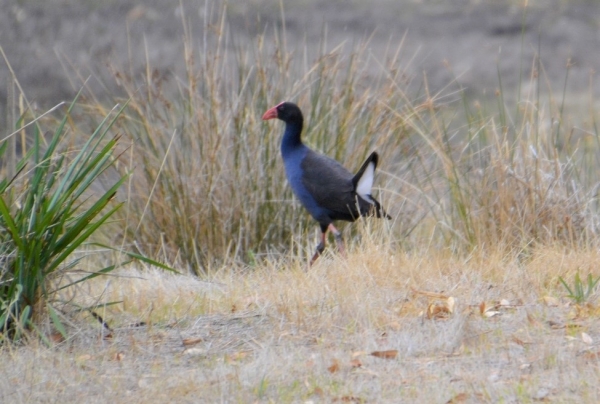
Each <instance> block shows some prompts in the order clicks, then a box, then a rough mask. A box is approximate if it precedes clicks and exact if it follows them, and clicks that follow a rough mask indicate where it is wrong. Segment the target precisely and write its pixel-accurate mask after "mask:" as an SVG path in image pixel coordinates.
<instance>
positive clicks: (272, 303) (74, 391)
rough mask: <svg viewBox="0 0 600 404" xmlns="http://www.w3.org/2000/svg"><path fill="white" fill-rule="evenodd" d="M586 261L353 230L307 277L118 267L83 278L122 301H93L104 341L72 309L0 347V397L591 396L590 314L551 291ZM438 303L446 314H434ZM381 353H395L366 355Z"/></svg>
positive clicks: (284, 272) (294, 271)
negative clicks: (49, 329) (47, 331)
mask: <svg viewBox="0 0 600 404" xmlns="http://www.w3.org/2000/svg"><path fill="white" fill-rule="evenodd" d="M380 241H381V240H380ZM382 244H383V246H382ZM599 258H600V257H599V256H598V252H597V251H586V250H579V251H568V250H565V249H563V248H561V247H547V248H540V249H537V250H535V251H534V252H533V253H532V254H531V256H530V257H528V258H527V259H526V260H522V259H519V258H518V257H509V256H500V255H497V256H493V255H491V256H490V255H487V256H482V255H472V256H470V257H469V258H467V259H458V258H456V257H455V256H452V255H449V254H445V253H440V252H435V251H426V250H423V251H420V252H416V251H415V252H413V253H406V252H403V251H399V250H395V249H394V248H392V247H391V246H387V247H386V246H385V243H381V242H374V241H373V240H370V239H369V238H367V239H366V240H363V247H362V248H360V249H358V248H353V249H352V250H351V251H350V254H349V257H348V259H347V260H343V259H340V258H338V257H334V256H329V257H325V258H324V259H323V260H322V261H320V262H319V263H318V264H317V265H316V266H315V267H314V268H313V269H312V270H310V271H308V272H305V271H304V263H303V261H299V260H292V261H290V260H280V261H277V260H274V261H268V262H265V263H263V264H262V265H260V266H258V267H257V268H255V269H254V270H252V271H248V270H244V269H228V268H222V269H221V270H220V271H219V272H218V273H217V274H216V275H215V276H214V277H212V278H211V279H210V280H204V281H203V280H199V279H196V278H193V277H189V276H175V275H169V274H165V273H161V272H155V271H153V270H136V269H133V268H132V269H129V270H124V271H123V275H127V276H128V277H123V278H118V279H117V278H111V279H109V280H108V281H107V280H104V281H97V282H96V283H94V284H90V285H88V286H87V287H88V288H89V289H88V291H87V292H88V295H89V296H99V295H102V296H103V297H104V299H105V300H122V301H123V303H122V304H121V305H117V306H112V307H107V308H106V309H105V311H98V313H100V314H102V315H103V316H104V318H105V319H106V320H107V322H108V323H109V324H110V325H111V326H112V328H113V331H112V333H111V335H110V337H104V338H103V337H102V334H103V332H102V330H101V327H100V326H99V325H98V323H97V322H96V321H95V320H94V319H93V318H91V317H90V316H82V317H81V318H80V319H79V320H78V321H76V322H75V323H74V326H75V327H76V330H75V332H74V333H73V337H72V338H71V339H70V340H68V341H64V342H60V343H57V344H56V345H55V346H53V347H52V348H46V347H42V346H39V347H37V348H35V347H34V346H32V345H28V346H27V347H15V346H12V347H10V346H7V347H4V348H3V352H2V354H1V355H2V361H1V363H2V365H0V369H1V372H2V377H1V378H0V380H2V381H1V382H0V383H2V384H1V385H0V387H1V389H0V391H2V394H1V397H2V402H39V401H59V402H77V401H81V400H83V399H84V398H85V400H86V402H106V401H114V402H131V401H134V402H165V401H170V402H174V401H177V402H257V401H258V402H307V401H310V400H312V401H313V402H321V401H322V402H332V401H339V402H346V401H350V402H399V401H402V402H447V401H448V400H451V399H454V400H455V401H453V402H499V401H500V402H530V401H538V400H542V401H544V400H550V401H559V402H565V401H574V400H575V401H578V402H597V400H598V399H599V398H600V390H599V389H598V387H597V380H598V376H599V368H598V361H599V360H600V352H599V349H600V348H599V347H598V341H600V326H599V325H598V322H597V321H594V317H595V316H596V315H597V309H596V308H594V307H593V306H585V307H576V306H574V305H571V304H570V302H569V301H568V299H565V298H563V297H561V296H564V290H563V289H562V286H561V285H559V284H558V282H557V274H560V275H563V276H566V277H567V278H568V279H571V275H572V274H573V273H575V272H576V271H577V270H584V271H591V272H593V273H596V274H598V272H599V270H598V268H597V262H598V260H599ZM446 297H452V298H454V299H455V302H456V303H455V306H454V309H453V311H452V312H451V313H447V312H446V311H445V310H444V309H438V313H437V314H435V309H433V307H434V306H431V304H432V303H433V304H434V305H435V304H437V307H444V304H445V302H447V299H446ZM482 302H484V304H485V307H484V306H482ZM482 310H483V311H484V314H482ZM428 313H430V315H428ZM488 316H489V317H488ZM141 321H145V322H147V324H146V325H145V326H132V324H133V323H137V322H141ZM34 345H35V344H34ZM386 350H395V351H397V356H396V357H395V358H392V359H382V358H378V357H375V356H372V355H370V353H371V352H373V351H386Z"/></svg>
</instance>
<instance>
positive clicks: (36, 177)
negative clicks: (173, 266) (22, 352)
mask: <svg viewBox="0 0 600 404" xmlns="http://www.w3.org/2000/svg"><path fill="white" fill-rule="evenodd" d="M74 106H75V101H74V102H73V103H72V104H71V105H70V107H69V109H68V111H67V113H66V115H65V117H64V118H63V119H62V121H61V122H60V123H59V124H58V126H57V127H56V130H55V131H54V133H53V135H52V138H51V140H50V141H49V143H48V144H47V146H46V147H44V144H43V143H44V138H43V136H42V134H41V130H40V128H39V126H37V125H35V126H34V131H33V132H34V133H33V146H32V147H31V149H30V150H29V151H28V152H27V153H26V154H25V156H24V157H23V158H22V159H21V160H20V162H19V163H18V167H17V170H16V172H17V174H16V175H14V176H13V177H12V178H4V179H3V180H2V181H1V182H0V229H1V232H0V238H1V239H0V245H1V246H2V268H1V271H2V272H1V273H0V332H1V333H2V334H1V335H2V339H5V340H6V339H11V340H16V339H19V338H20V337H21V336H22V335H23V332H24V331H25V330H29V329H32V328H35V321H34V320H35V318H37V317H39V316H40V315H41V314H43V312H44V311H47V313H48V315H49V317H50V319H51V320H52V324H53V326H54V327H55V329H56V330H57V331H58V332H60V333H61V334H63V336H66V334H67V333H66V331H65V327H64V326H63V324H62V322H61V320H60V317H59V315H58V314H57V310H56V308H55V307H54V306H53V304H52V299H51V298H52V297H53V296H54V294H55V292H56V291H58V290H60V289H64V288H65V287H69V286H72V285H73V284H75V283H79V282H82V281H85V280H88V279H91V278H94V277H96V276H98V275H101V274H105V273H108V272H110V271H112V270H113V269H115V268H116V267H117V266H118V265H123V264H124V263H125V262H120V263H118V264H112V265H109V266H106V267H104V268H101V269H99V270H96V271H88V274H87V275H85V276H84V277H81V278H80V279H77V280H75V281H71V282H70V283H68V284H66V285H65V284H63V285H60V286H56V285H54V284H52V282H50V281H51V280H53V279H57V278H58V277H60V275H61V274H64V273H65V272H66V271H69V270H71V269H73V268H75V267H76V266H77V265H78V264H80V262H81V260H82V258H83V256H81V255H79V256H77V257H75V258H74V254H73V253H74V252H76V250H78V249H80V248H82V247H84V246H86V245H88V244H89V243H90V240H91V239H90V237H91V236H92V235H94V234H95V233H96V232H98V230H99V229H100V228H101V226H102V225H104V224H105V223H106V222H107V220H108V219H109V218H110V217H111V216H113V214H114V213H115V212H116V211H117V210H118V209H119V208H120V207H121V205H122V203H113V202H112V200H113V199H114V197H115V195H116V192H117V190H118V188H119V187H120V186H121V185H122V184H123V182H124V181H125V180H126V178H127V177H128V175H127V174H124V175H118V176H116V178H115V179H114V180H113V181H112V185H110V186H109V187H107V189H106V190H103V191H100V192H99V194H98V195H97V194H96V193H95V192H93V191H92V190H91V189H90V187H92V185H93V184H94V183H95V182H96V181H97V180H98V178H99V177H100V176H102V175H103V174H104V173H106V171H107V169H109V168H110V167H112V166H113V165H114V164H115V162H116V156H115V147H116V146H117V143H118V141H119V137H118V136H111V135H110V128H111V126H112V124H113V123H114V121H115V120H116V119H117V117H118V116H119V114H120V113H121V111H122V110H123V108H124V107H123V108H121V109H120V110H119V111H118V112H117V113H116V114H112V116H111V114H109V115H108V116H106V117H105V118H104V120H103V121H102V122H101V123H100V124H99V125H98V126H97V128H96V129H95V131H94V132H93V133H92V134H91V136H90V137H89V139H87V141H86V142H85V143H84V144H83V145H82V146H81V147H80V148H79V149H78V150H75V151H69V150H68V151H66V152H65V151H61V145H62V143H61V141H62V140H63V138H64V137H65V132H66V130H67V128H66V124H67V122H68V120H69V119H70V115H71V111H72V109H73V107H74ZM22 121H23V119H21V120H20V122H19V124H21V123H22ZM6 143H7V142H6V140H5V141H4V144H2V145H0V157H2V155H3V154H4V153H5V152H6V150H7V147H6ZM71 154H72V155H73V157H71ZM125 254H126V255H125V256H127V257H129V258H138V259H142V260H146V261H150V262H152V263H153V264H156V265H159V266H162V265H160V264H159V263H157V262H154V261H152V260H148V259H146V258H145V257H142V256H139V255H136V254H132V253H125ZM162 267H163V268H164V266H162ZM40 335H42V334H41V333H40Z"/></svg>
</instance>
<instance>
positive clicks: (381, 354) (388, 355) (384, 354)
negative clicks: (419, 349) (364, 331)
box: [370, 349, 398, 359]
mask: <svg viewBox="0 0 600 404" xmlns="http://www.w3.org/2000/svg"><path fill="white" fill-rule="evenodd" d="M370 355H371V356H374V357H376V358H381V359H396V356H398V351H397V350H396V349H391V350H389V351H373V352H371V353H370Z"/></svg>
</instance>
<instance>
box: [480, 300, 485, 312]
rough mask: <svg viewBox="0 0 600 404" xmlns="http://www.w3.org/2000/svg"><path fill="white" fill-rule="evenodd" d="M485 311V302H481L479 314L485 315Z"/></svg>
mask: <svg viewBox="0 0 600 404" xmlns="http://www.w3.org/2000/svg"><path fill="white" fill-rule="evenodd" d="M483 313H485V302H481V303H479V314H481V315H483Z"/></svg>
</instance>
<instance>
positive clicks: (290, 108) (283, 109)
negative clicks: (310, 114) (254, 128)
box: [262, 102, 304, 124]
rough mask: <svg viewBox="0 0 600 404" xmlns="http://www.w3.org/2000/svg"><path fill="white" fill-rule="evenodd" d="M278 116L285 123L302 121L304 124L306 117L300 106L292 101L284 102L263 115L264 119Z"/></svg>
mask: <svg viewBox="0 0 600 404" xmlns="http://www.w3.org/2000/svg"><path fill="white" fill-rule="evenodd" d="M273 118H278V119H281V120H282V121H283V122H285V123H300V124H302V122H303V120H304V118H303V117H302V111H300V108H298V106H297V105H296V104H294V103H292V102H282V103H281V104H278V105H276V106H274V107H273V108H271V109H269V110H268V111H267V112H265V114H264V115H263V117H262V119H263V120H265V121H266V120H267V119H273Z"/></svg>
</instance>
